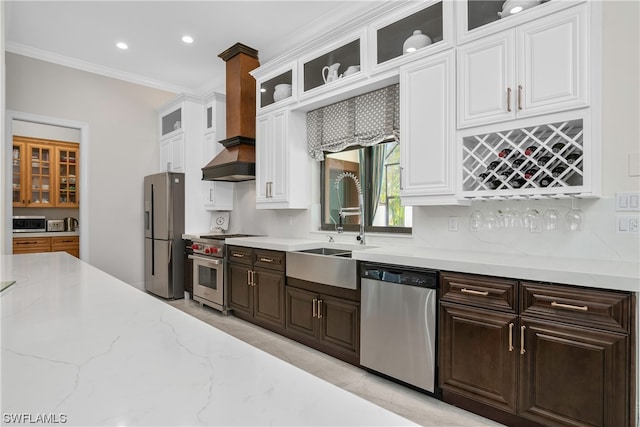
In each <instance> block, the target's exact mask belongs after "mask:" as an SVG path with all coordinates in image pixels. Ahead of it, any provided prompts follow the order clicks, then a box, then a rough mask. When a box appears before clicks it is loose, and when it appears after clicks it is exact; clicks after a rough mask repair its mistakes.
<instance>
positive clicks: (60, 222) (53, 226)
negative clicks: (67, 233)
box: [47, 219, 64, 231]
mask: <svg viewBox="0 0 640 427" xmlns="http://www.w3.org/2000/svg"><path fill="white" fill-rule="evenodd" d="M47 231H64V219H49V220H47Z"/></svg>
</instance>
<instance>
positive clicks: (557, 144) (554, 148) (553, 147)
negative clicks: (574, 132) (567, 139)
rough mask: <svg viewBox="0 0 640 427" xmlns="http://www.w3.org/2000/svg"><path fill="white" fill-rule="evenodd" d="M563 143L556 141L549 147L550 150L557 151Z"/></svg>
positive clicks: (560, 149) (562, 146) (561, 147)
mask: <svg viewBox="0 0 640 427" xmlns="http://www.w3.org/2000/svg"><path fill="white" fill-rule="evenodd" d="M564 145H565V144H564V142H556V143H555V144H553V146H552V147H551V151H553V152H554V153H559V152H560V151H562V149H563V148H564Z"/></svg>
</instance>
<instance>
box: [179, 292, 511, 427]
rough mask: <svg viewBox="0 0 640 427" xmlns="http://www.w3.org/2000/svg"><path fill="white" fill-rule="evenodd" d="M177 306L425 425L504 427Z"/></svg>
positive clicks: (188, 305)
mask: <svg viewBox="0 0 640 427" xmlns="http://www.w3.org/2000/svg"><path fill="white" fill-rule="evenodd" d="M169 304H171V305H172V306H174V307H176V308H178V309H180V310H182V311H184V312H186V313H188V314H190V315H192V316H194V317H196V318H198V319H200V320H202V321H203V322H205V323H208V324H210V325H212V326H214V327H216V328H218V329H220V330H222V331H224V332H226V333H228V334H230V335H233V336H235V337H237V338H239V339H241V340H243V341H245V342H247V343H249V344H251V345H253V346H255V347H257V348H259V349H261V350H263V351H265V352H267V353H269V354H272V355H273V356H275V357H278V358H280V359H282V360H284V361H286V362H288V363H290V364H292V365H294V366H297V367H299V368H300V369H304V370H305V371H307V372H309V373H311V374H313V375H315V376H317V377H319V378H322V379H323V380H325V381H327V382H330V383H332V384H335V385H336V386H338V387H341V388H343V389H345V390H347V391H349V392H351V393H354V394H356V395H358V396H360V397H362V398H364V399H367V400H369V401H371V402H373V403H375V404H377V405H379V406H382V407H384V408H386V409H388V410H390V411H392V412H395V413H397V414H399V415H401V416H403V417H405V418H407V419H409V420H412V421H413V422H415V423H418V424H420V425H423V426H438V427H445V426H452V427H453V426H471V427H481V426H482V427H484V426H487V427H489V426H501V425H502V424H498V423H495V422H493V421H490V420H487V419H485V418H482V417H479V416H477V415H475V414H472V413H470V412H466V411H463V410H461V409H458V408H456V407H454V406H451V405H448V404H446V403H444V402H441V401H439V400H437V399H434V398H432V397H430V396H428V395H425V394H423V393H419V392H417V391H414V390H411V389H409V388H408V387H404V386H402V385H399V384H396V383H394V382H392V381H389V380H386V379H384V378H381V377H379V376H377V375H374V374H372V373H370V372H367V371H365V370H363V369H360V368H357V367H355V366H352V365H350V364H348V363H345V362H342V361H341V360H338V359H335V358H333V357H331V356H328V355H326V354H324V353H321V352H319V351H316V350H314V349H311V348H309V347H306V346H304V345H302V344H299V343H297V342H295V341H292V340H290V339H288V338H285V337H282V336H280V335H278V334H275V333H273V332H270V331H267V330H265V329H263V328H260V327H258V326H255V325H252V324H250V323H248V322H245V321H242V320H240V319H238V318H236V317H233V316H224V315H222V314H221V313H220V312H218V311H216V310H213V309H211V308H209V307H206V306H204V307H201V306H200V304H199V303H197V302H195V301H193V300H189V299H181V300H176V301H170V302H169Z"/></svg>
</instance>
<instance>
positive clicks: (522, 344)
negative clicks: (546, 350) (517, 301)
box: [520, 326, 527, 354]
mask: <svg viewBox="0 0 640 427" xmlns="http://www.w3.org/2000/svg"><path fill="white" fill-rule="evenodd" d="M525 329H527V327H526V326H520V354H525V353H526V352H527V351H526V350H525V349H524V331H525Z"/></svg>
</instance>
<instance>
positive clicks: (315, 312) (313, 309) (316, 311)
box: [312, 298, 318, 317]
mask: <svg viewBox="0 0 640 427" xmlns="http://www.w3.org/2000/svg"><path fill="white" fill-rule="evenodd" d="M317 302H318V299H317V298H314V299H313V308H312V312H313V316H312V317H316V316H318V308H317V307H316V303H317Z"/></svg>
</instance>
